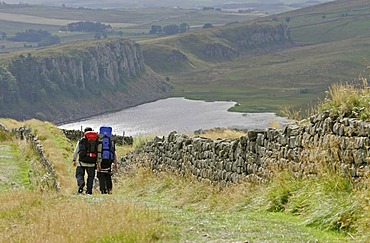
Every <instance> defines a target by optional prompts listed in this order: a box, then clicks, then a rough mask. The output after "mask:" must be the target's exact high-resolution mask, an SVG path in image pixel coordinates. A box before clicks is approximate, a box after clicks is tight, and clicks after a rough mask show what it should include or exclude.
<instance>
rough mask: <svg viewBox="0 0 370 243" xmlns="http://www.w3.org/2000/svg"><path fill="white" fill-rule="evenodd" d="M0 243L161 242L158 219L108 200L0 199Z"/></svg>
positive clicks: (60, 197) (131, 205)
mask: <svg viewBox="0 0 370 243" xmlns="http://www.w3.org/2000/svg"><path fill="white" fill-rule="evenodd" d="M0 200H1V203H2V204H3V206H2V207H1V209H0V215H1V217H0V230H1V232H2V234H1V235H0V241H1V242H153V241H157V240H158V239H161V238H163V237H164V232H163V231H164V229H165V228H163V225H162V224H161V221H160V220H161V218H160V215H159V214H158V213H157V212H156V211H155V210H151V209H149V208H145V207H142V206H137V205H135V203H133V202H128V201H122V200H114V199H112V198H109V197H100V198H96V197H84V196H82V197H66V196H63V195H57V194H53V193H50V194H38V193H34V192H24V191H20V192H13V193H8V194H5V195H2V196H1V198H0Z"/></svg>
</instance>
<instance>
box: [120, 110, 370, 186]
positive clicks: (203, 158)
mask: <svg viewBox="0 0 370 243" xmlns="http://www.w3.org/2000/svg"><path fill="white" fill-rule="evenodd" d="M306 123H307V124H306V125H297V124H290V125H287V126H285V127H284V128H283V129H282V130H277V129H273V128H268V129H265V130H250V131H248V132H247V134H246V136H242V137H240V138H239V139H237V140H222V139H218V140H211V139H207V138H202V137H196V138H191V137H188V136H186V135H183V134H177V133H176V132H172V133H170V134H169V136H167V137H156V138H155V139H154V140H153V141H151V142H148V143H147V144H145V145H144V146H142V147H141V148H140V149H139V150H137V151H136V152H135V153H132V154H130V155H128V156H127V157H125V158H123V160H122V162H123V163H125V164H127V163H130V164H132V163H138V164H142V165H144V166H150V168H151V169H152V170H156V171H162V170H167V171H168V170H170V171H176V172H179V173H180V174H191V175H193V176H195V177H197V178H198V179H199V180H204V181H207V182H209V183H221V184H222V185H227V184H229V183H237V182H239V181H240V180H245V179H246V180H253V181H262V182H264V181H266V180H268V179H269V178H270V177H271V175H272V174H273V172H274V171H276V170H285V171H291V172H293V173H294V174H295V175H296V176H313V175H317V174H318V173H320V166H323V165H329V166H330V168H331V169H333V170H336V171H340V172H341V173H342V174H343V175H346V176H351V177H353V178H355V179H360V178H364V177H368V176H369V157H370V150H369V145H370V141H369V133H370V123H367V122H362V121H360V120H357V119H351V118H340V117H333V116H330V114H329V112H324V113H322V114H318V115H315V116H312V117H311V118H310V119H309V120H307V121H306Z"/></svg>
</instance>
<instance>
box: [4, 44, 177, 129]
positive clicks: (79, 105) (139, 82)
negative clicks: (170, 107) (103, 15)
mask: <svg viewBox="0 0 370 243" xmlns="http://www.w3.org/2000/svg"><path fill="white" fill-rule="evenodd" d="M0 84H1V85H2V87H3V89H2V90H1V93H0V104H1V108H0V116H2V117H12V118H15V119H28V118H33V117H36V118H39V119H46V120H50V121H53V122H56V123H60V122H66V121H70V120H75V119H81V118H84V117H88V116H93V115H96V114H101V113H104V112H109V111H114V110H119V109H123V108H127V107H130V106H134V105H138V104H142V103H145V102H149V101H153V100H156V99H159V98H161V97H164V96H165V95H166V94H167V93H168V92H169V91H170V89H171V86H170V85H169V84H168V83H166V82H165V81H163V80H161V78H160V77H159V76H158V75H156V74H155V73H154V72H152V71H151V70H150V69H148V68H147V67H146V66H145V65H144V60H143V56H142V52H141V48H140V46H139V45H138V44H136V43H134V42H132V41H130V40H124V39H116V40H109V41H94V42H88V43H86V42H84V43H81V44H76V43H75V44H74V45H68V46H63V47H59V48H48V49H44V50H39V51H37V52H33V53H28V54H26V55H24V54H23V55H19V56H17V57H13V58H11V59H9V60H8V62H7V63H6V64H5V65H4V66H3V67H1V68H0Z"/></svg>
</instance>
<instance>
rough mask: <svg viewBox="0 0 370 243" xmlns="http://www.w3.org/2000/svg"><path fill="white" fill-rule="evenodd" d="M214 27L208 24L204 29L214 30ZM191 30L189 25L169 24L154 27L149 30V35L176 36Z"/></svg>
mask: <svg viewBox="0 0 370 243" xmlns="http://www.w3.org/2000/svg"><path fill="white" fill-rule="evenodd" d="M212 27H213V25H212V24H210V23H206V24H204V25H203V29H207V28H212ZM189 29H190V26H189V25H188V24H187V23H182V24H180V25H177V24H169V25H166V26H164V27H162V26H161V25H152V26H151V29H150V30H149V34H152V35H154V34H165V35H174V34H177V33H184V32H186V31H188V30H189Z"/></svg>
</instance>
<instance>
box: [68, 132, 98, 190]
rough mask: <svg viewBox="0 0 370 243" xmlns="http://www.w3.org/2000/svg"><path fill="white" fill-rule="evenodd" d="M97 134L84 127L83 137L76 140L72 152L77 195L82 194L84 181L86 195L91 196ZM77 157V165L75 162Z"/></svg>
mask: <svg viewBox="0 0 370 243" xmlns="http://www.w3.org/2000/svg"><path fill="white" fill-rule="evenodd" d="M98 142H99V141H98V133H97V132H94V131H93V129H92V128H91V127H86V128H85V130H84V136H83V137H82V138H81V139H80V140H78V142H77V145H76V148H75V151H74V152H73V166H75V167H76V179H77V186H78V193H82V192H83V189H84V186H85V173H87V180H86V194H92V189H93V183H94V177H95V168H96V161H97V157H98ZM77 155H78V163H77V162H76V159H77Z"/></svg>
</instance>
